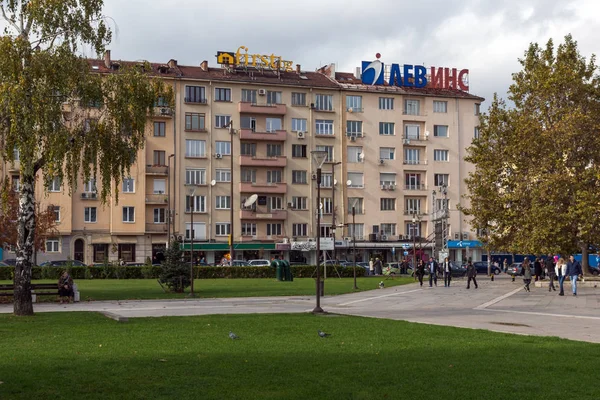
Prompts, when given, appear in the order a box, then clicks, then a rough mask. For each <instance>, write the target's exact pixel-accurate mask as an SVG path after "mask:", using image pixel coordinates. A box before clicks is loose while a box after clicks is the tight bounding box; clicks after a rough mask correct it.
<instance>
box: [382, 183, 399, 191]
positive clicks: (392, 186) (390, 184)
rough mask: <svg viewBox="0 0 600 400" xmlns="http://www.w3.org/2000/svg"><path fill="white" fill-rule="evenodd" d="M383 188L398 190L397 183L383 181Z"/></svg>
mask: <svg viewBox="0 0 600 400" xmlns="http://www.w3.org/2000/svg"><path fill="white" fill-rule="evenodd" d="M380 185H381V190H396V184H395V183H381V184H380Z"/></svg>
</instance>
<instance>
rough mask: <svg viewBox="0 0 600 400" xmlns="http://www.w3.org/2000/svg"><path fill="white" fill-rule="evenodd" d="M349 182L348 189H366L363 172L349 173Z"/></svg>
mask: <svg viewBox="0 0 600 400" xmlns="http://www.w3.org/2000/svg"><path fill="white" fill-rule="evenodd" d="M348 180H349V181H350V185H348V187H351V188H363V187H365V182H364V179H363V173H362V172H348Z"/></svg>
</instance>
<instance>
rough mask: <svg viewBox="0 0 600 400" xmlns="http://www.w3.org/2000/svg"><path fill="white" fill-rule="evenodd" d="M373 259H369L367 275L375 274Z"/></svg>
mask: <svg viewBox="0 0 600 400" xmlns="http://www.w3.org/2000/svg"><path fill="white" fill-rule="evenodd" d="M373 264H374V263H373V259H372V258H371V259H370V260H369V275H375V270H374V269H373Z"/></svg>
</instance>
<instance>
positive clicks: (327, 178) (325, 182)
mask: <svg viewBox="0 0 600 400" xmlns="http://www.w3.org/2000/svg"><path fill="white" fill-rule="evenodd" d="M332 186H333V174H330V173H326V172H323V173H322V174H321V187H322V188H331V187H332Z"/></svg>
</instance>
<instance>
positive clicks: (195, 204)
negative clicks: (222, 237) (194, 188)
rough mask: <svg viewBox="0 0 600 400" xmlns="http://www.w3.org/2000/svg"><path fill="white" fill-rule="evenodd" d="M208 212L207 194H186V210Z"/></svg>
mask: <svg viewBox="0 0 600 400" xmlns="http://www.w3.org/2000/svg"><path fill="white" fill-rule="evenodd" d="M192 208H193V212H195V213H204V212H206V196H185V212H188V213H189V212H192Z"/></svg>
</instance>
